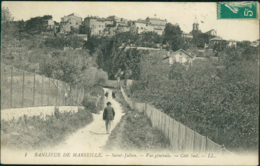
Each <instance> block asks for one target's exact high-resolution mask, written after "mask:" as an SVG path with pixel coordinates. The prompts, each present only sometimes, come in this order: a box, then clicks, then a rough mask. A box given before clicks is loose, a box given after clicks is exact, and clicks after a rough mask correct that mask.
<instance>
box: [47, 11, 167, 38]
mask: <svg viewBox="0 0 260 166" xmlns="http://www.w3.org/2000/svg"><path fill="white" fill-rule="evenodd" d="M166 23H167V20H166V19H165V20H163V19H158V18H149V17H147V18H146V19H144V20H141V19H138V20H136V21H131V20H127V19H124V18H119V17H117V16H114V15H113V16H109V17H107V18H100V17H98V16H88V17H86V18H84V20H83V19H82V18H81V17H80V16H79V15H77V14H75V13H72V14H70V15H67V16H64V17H62V18H61V22H60V33H68V32H70V31H71V29H72V28H76V29H79V27H80V26H84V27H86V28H89V29H90V30H91V35H100V36H101V35H102V36H109V35H114V34H115V33H117V32H118V33H120V32H131V33H133V34H140V33H142V32H149V31H152V32H156V33H158V34H159V35H162V34H163V31H164V27H165V25H166ZM50 25H53V23H52V22H51V20H50Z"/></svg>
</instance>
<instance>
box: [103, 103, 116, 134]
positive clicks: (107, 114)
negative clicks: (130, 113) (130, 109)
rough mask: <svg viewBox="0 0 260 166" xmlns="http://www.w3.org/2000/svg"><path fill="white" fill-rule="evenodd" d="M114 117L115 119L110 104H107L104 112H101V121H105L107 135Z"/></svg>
mask: <svg viewBox="0 0 260 166" xmlns="http://www.w3.org/2000/svg"><path fill="white" fill-rule="evenodd" d="M114 117H115V111H114V108H113V107H111V103H110V102H107V107H106V108H105V109H104V112H103V120H105V121H106V131H107V134H109V133H110V128H111V124H112V122H113V120H114Z"/></svg>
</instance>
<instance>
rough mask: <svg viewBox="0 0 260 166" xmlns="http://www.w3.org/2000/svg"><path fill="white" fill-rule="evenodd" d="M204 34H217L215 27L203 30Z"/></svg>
mask: <svg viewBox="0 0 260 166" xmlns="http://www.w3.org/2000/svg"><path fill="white" fill-rule="evenodd" d="M205 34H207V35H211V36H217V31H216V30H215V29H211V30H209V31H207V32H205Z"/></svg>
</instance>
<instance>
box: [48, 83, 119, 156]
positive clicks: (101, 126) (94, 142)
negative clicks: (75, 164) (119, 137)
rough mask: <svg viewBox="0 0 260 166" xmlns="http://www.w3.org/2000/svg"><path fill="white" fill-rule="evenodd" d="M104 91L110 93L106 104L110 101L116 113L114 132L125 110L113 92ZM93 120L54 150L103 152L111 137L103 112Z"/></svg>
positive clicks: (94, 116) (95, 115) (113, 125)
mask: <svg viewBox="0 0 260 166" xmlns="http://www.w3.org/2000/svg"><path fill="white" fill-rule="evenodd" d="M104 90H105V91H108V93H109V96H108V99H105V103H107V102H108V101H110V102H111V103H112V107H113V108H114V110H115V113H116V114H115V119H114V122H113V124H112V127H111V131H112V130H113V129H114V127H115V126H116V125H117V123H118V122H119V121H120V119H121V117H122V116H123V115H124V113H122V112H123V109H122V107H121V106H120V104H119V103H118V102H117V101H116V100H114V99H113V98H112V90H111V89H106V88H104ZM93 118H94V119H93V122H92V123H90V124H89V125H87V126H86V127H84V128H82V129H80V130H78V131H77V132H76V133H74V134H73V135H70V136H69V137H68V138H67V139H66V140H65V141H64V142H63V143H61V144H60V145H59V146H57V147H53V148H52V150H54V151H56V150H57V151H70V152H74V151H75V152H76V151H77V152H79V151H81V150H84V151H88V152H89V153H91V152H93V153H94V152H95V153H96V152H98V151H101V150H102V147H103V146H104V145H105V144H106V142H107V140H108V136H109V135H108V134H106V128H105V121H103V110H102V111H100V114H93Z"/></svg>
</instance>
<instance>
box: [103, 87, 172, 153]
mask: <svg viewBox="0 0 260 166" xmlns="http://www.w3.org/2000/svg"><path fill="white" fill-rule="evenodd" d="M116 95H117V96H116V100H117V101H118V102H120V103H121V105H122V107H123V109H124V110H125V113H126V114H125V115H124V116H123V117H122V119H121V121H120V122H119V124H118V125H117V126H116V127H115V129H114V130H113V131H112V132H111V134H110V136H109V140H108V142H107V144H106V146H105V147H104V149H105V150H109V151H110V150H117V149H118V150H124V151H132V150H156V151H162V150H168V147H170V143H169V140H168V139H167V138H166V137H165V136H164V134H163V133H162V132H160V131H159V130H158V129H155V128H153V127H152V126H151V122H150V120H149V119H148V118H147V117H146V116H145V115H143V114H141V113H139V112H137V111H135V110H132V109H131V108H129V106H127V104H126V102H125V101H124V99H123V96H122V94H121V92H120V91H119V90H117V92H116Z"/></svg>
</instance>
